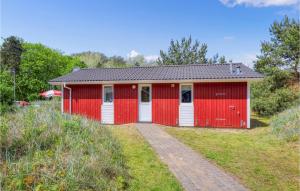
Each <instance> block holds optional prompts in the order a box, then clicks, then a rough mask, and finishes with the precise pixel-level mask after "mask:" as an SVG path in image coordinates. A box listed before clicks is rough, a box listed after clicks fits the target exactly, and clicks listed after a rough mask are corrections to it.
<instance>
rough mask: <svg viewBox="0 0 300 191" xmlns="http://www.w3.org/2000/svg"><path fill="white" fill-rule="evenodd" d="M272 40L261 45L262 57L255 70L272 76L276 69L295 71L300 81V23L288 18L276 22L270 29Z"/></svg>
mask: <svg viewBox="0 0 300 191" xmlns="http://www.w3.org/2000/svg"><path fill="white" fill-rule="evenodd" d="M269 30H270V35H271V39H270V41H269V42H267V41H265V42H262V44H261V55H260V56H258V61H257V62H256V63H255V66H254V67H255V69H256V70H257V71H260V72H263V73H265V74H270V73H272V71H273V70H274V69H275V70H276V68H281V69H282V68H285V69H290V70H292V71H293V76H294V78H295V79H296V80H297V81H299V63H300V35H299V34H300V23H299V20H295V19H289V18H288V17H287V16H286V17H285V18H284V19H283V20H282V21H280V22H277V21H275V22H274V23H273V24H272V26H271V27H270V29H269Z"/></svg>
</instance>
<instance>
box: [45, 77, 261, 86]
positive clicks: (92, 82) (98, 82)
mask: <svg viewBox="0 0 300 191" xmlns="http://www.w3.org/2000/svg"><path fill="white" fill-rule="evenodd" d="M262 79H263V77H249V78H224V79H184V80H120V81H69V82H67V81H66V82H63V81H61V82H58V81H56V82H55V81H50V82H49V83H50V84H51V85H63V84H134V83H136V84H142V83H197V82H253V81H260V80H262Z"/></svg>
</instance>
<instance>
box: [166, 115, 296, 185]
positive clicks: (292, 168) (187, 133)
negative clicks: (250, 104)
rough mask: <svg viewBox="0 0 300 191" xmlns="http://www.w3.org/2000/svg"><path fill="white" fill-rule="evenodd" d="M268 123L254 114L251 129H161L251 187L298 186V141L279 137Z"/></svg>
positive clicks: (267, 120)
mask: <svg viewBox="0 0 300 191" xmlns="http://www.w3.org/2000/svg"><path fill="white" fill-rule="evenodd" d="M268 124H269V119H267V118H258V117H255V116H254V117H253V119H252V125H253V126H255V128H253V129H251V130H235V129H204V128H174V127H166V128H165V130H166V131H167V132H168V133H170V134H171V135H173V136H175V137H177V138H178V139H179V140H181V141H182V142H183V143H185V144H186V145H189V146H190V147H191V148H193V149H194V150H195V151H197V152H199V153H201V154H203V155H204V156H205V157H207V158H208V159H210V160H211V161H213V162H214V163H216V164H217V165H219V166H220V167H222V168H223V169H225V170H226V171H227V172H230V173H232V174H233V175H235V176H237V177H238V178H240V180H241V182H242V183H244V184H245V185H246V186H247V187H248V188H250V189H252V190H299V173H300V172H299V142H290V143H288V142H286V141H284V140H279V139H278V138H277V137H276V136H275V135H273V134H272V133H271V128H270V127H269V125H268Z"/></svg>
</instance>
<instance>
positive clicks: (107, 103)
mask: <svg viewBox="0 0 300 191" xmlns="http://www.w3.org/2000/svg"><path fill="white" fill-rule="evenodd" d="M105 87H111V89H112V97H113V100H112V102H104V96H105V94H104V89H105ZM114 101H115V92H114V85H113V84H105V85H102V104H101V109H100V112H101V115H100V116H101V123H103V124H110V123H104V121H103V106H111V107H113V116H112V117H113V122H112V123H111V124H114V115H115V114H114Z"/></svg>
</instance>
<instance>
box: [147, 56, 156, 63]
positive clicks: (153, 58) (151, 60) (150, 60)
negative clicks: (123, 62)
mask: <svg viewBox="0 0 300 191" xmlns="http://www.w3.org/2000/svg"><path fill="white" fill-rule="evenodd" d="M158 58H159V56H157V55H149V56H145V61H146V62H155V61H156V60H157V59H158Z"/></svg>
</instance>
